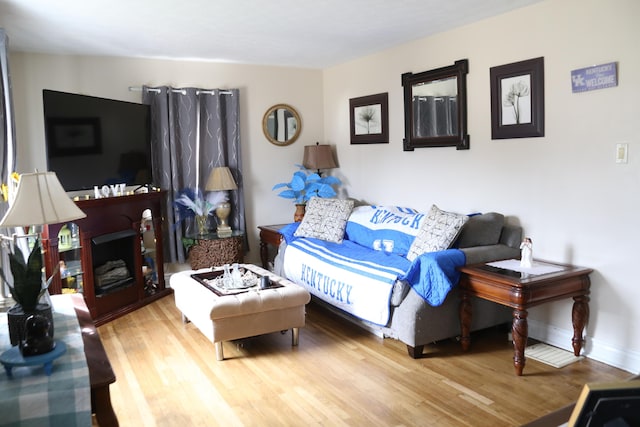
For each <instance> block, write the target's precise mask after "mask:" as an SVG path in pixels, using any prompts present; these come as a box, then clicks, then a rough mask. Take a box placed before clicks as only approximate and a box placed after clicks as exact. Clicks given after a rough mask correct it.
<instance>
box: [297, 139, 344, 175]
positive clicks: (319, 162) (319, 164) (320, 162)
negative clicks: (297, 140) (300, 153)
mask: <svg viewBox="0 0 640 427" xmlns="http://www.w3.org/2000/svg"><path fill="white" fill-rule="evenodd" d="M302 165H303V166H304V167H305V168H307V169H318V170H320V169H331V168H335V167H338V166H337V165H336V162H335V160H334V159H333V153H332V152H331V146H330V145H320V143H316V145H306V146H305V147H304V157H303V158H302Z"/></svg>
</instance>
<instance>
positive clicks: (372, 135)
mask: <svg viewBox="0 0 640 427" xmlns="http://www.w3.org/2000/svg"><path fill="white" fill-rule="evenodd" d="M349 117H350V125H351V131H350V134H351V143H352V144H388V143H389V94H388V93H386V92H385V93H377V94H375V95H368V96H361V97H359V98H351V99H350V100H349Z"/></svg>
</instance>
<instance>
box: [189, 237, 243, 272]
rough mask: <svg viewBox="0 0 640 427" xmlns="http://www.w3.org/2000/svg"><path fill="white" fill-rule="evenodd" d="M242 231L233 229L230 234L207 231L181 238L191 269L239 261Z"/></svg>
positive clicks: (241, 250) (241, 251)
mask: <svg viewBox="0 0 640 427" xmlns="http://www.w3.org/2000/svg"><path fill="white" fill-rule="evenodd" d="M243 240H244V233H243V232H241V231H233V232H232V234H231V235H230V236H218V234H217V233H208V234H205V235H198V236H187V237H185V238H183V239H182V243H183V244H184V245H185V247H186V248H187V250H188V252H189V264H191V268H192V269H193V270H198V269H200V268H207V267H215V266H219V265H224V264H233V263H234V262H237V263H241V262H242V261H243V259H244V250H243V243H244V242H243Z"/></svg>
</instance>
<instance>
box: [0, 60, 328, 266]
mask: <svg viewBox="0 0 640 427" xmlns="http://www.w3.org/2000/svg"><path fill="white" fill-rule="evenodd" d="M9 60H10V72H11V77H12V83H13V98H14V107H15V111H16V114H15V116H16V139H17V142H18V167H17V169H18V171H20V172H27V171H33V170H34V169H36V168H38V169H39V170H45V169H46V157H45V153H46V151H45V144H44V121H43V108H42V90H43V89H53V90H60V91H65V92H73V93H81V94H85V95H92V96H100V97H106V98H112V99H119V100H124V101H133V102H140V99H141V93H140V92H132V91H129V90H128V88H129V87H130V86H136V87H140V86H142V85H143V84H147V85H151V86H157V85H173V86H175V87H183V86H184V87H189V86H192V87H200V88H239V89H240V98H241V99H240V113H241V119H240V120H241V140H242V141H241V143H242V157H243V169H244V182H245V186H246V188H245V189H246V193H245V194H246V206H247V229H248V231H249V237H250V246H251V251H250V253H249V254H248V257H247V258H248V260H250V261H258V260H259V254H258V252H259V251H258V237H257V232H256V230H257V229H256V227H257V225H259V224H274V223H283V222H287V221H289V220H291V219H292V218H293V205H292V204H291V202H290V201H288V200H284V199H281V198H279V197H277V196H276V192H273V191H271V187H272V186H273V185H274V184H275V183H278V182H282V181H286V180H288V179H290V175H291V174H292V173H293V171H294V170H295V167H294V164H296V163H301V162H302V152H303V146H304V145H306V144H313V143H315V141H323V136H322V132H323V110H322V73H321V71H319V70H307V69H294V68H280V67H266V66H251V65H237V64H220V63H206V62H184V61H164V60H144V59H125V58H105V57H78V56H59V55H42V54H29V53H17V52H14V53H11V55H10V58H9ZM282 102H284V103H288V104H290V105H292V106H293V107H294V108H296V109H297V110H298V111H299V113H300V115H301V118H302V133H301V136H300V138H299V139H298V141H296V142H295V143H294V144H292V145H290V146H287V147H278V146H275V145H273V144H271V143H270V142H268V141H267V140H266V139H265V137H264V136H263V134H262V116H263V114H264V113H265V111H266V110H267V109H268V108H269V107H270V106H272V105H274V104H278V103H282Z"/></svg>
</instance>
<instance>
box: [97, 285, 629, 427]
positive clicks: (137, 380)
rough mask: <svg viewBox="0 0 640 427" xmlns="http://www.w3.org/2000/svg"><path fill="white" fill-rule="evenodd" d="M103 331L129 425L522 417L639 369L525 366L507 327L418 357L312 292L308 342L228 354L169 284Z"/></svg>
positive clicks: (278, 338) (243, 344)
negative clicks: (184, 318) (516, 357)
mask: <svg viewBox="0 0 640 427" xmlns="http://www.w3.org/2000/svg"><path fill="white" fill-rule="evenodd" d="M98 330H99V333H100V335H101V338H102V341H103V343H104V346H105V348H106V350H107V353H108V355H109V358H110V360H111V364H112V365H113V369H114V370H115V372H116V376H117V381H116V383H115V384H113V385H112V386H111V398H112V402H113V407H114V409H115V411H116V414H117V415H118V419H119V421H120V425H121V426H124V427H128V426H218V425H220V426H276V425H290V426H297V425H305V426H313V425H316V426H340V425H343V426H491V427H495V426H517V425H520V424H523V423H525V422H528V421H531V420H533V419H535V418H537V417H539V416H541V415H544V414H546V413H548V412H550V411H553V410H555V409H557V408H560V407H562V406H564V405H566V404H568V403H570V402H572V401H574V400H575V399H576V398H577V396H578V394H579V392H580V390H581V388H582V386H583V384H584V383H585V382H600V381H616V380H623V379H627V378H629V377H631V374H630V373H628V372H625V371H622V370H619V369H615V368H612V367H610V366H607V365H605V364H602V363H599V362H595V361H592V360H589V359H584V360H582V361H579V362H576V363H573V364H571V365H569V366H567V367H565V368H562V369H556V368H553V367H550V366H547V365H544V364H541V363H538V362H536V361H533V360H528V361H527V365H526V367H525V371H524V376H522V377H517V376H516V375H514V369H513V361H512V356H513V349H512V346H511V343H510V342H508V341H507V338H506V332H504V331H501V330H499V329H491V330H488V331H482V332H480V333H476V334H474V335H472V349H471V351H470V352H469V353H464V354H463V353H462V350H461V349H460V344H459V343H458V342H456V341H455V340H447V341H443V342H439V343H437V344H434V345H431V346H428V347H427V348H426V349H425V353H426V355H425V357H423V358H422V359H419V360H414V359H411V358H410V357H409V356H408V355H407V352H406V347H405V346H404V344H402V343H400V342H398V341H395V340H390V339H385V340H383V339H380V338H378V337H376V336H374V335H371V334H370V333H368V332H366V331H364V330H362V329H361V328H359V327H357V326H355V325H352V324H350V323H349V322H346V321H345V320H344V319H341V318H340V317H339V316H336V315H335V314H333V313H330V312H328V311H326V310H325V309H324V308H322V307H319V306H317V305H315V304H314V303H311V304H309V305H308V306H307V326H306V327H305V328H302V329H301V330H300V345H299V347H297V348H295V347H291V332H288V333H286V335H283V334H281V333H275V334H269V335H264V336H260V337H255V338H251V339H247V340H241V341H236V342H231V343H224V352H225V357H227V358H228V359H226V360H224V361H222V362H218V361H216V358H215V349H214V346H213V344H211V343H210V342H209V341H208V340H207V339H206V338H204V336H203V335H202V334H201V333H200V331H199V330H198V329H196V328H195V327H194V326H193V325H192V324H186V325H183V324H182V322H181V318H180V313H179V311H178V310H177V309H176V308H175V305H174V300H173V296H172V295H170V296H167V297H165V298H162V299H160V300H158V301H156V302H154V303H152V304H150V305H148V306H146V307H143V308H141V309H139V310H137V311H135V312H133V313H130V314H128V315H126V316H124V317H121V318H119V319H116V320H114V321H112V322H110V323H107V324H105V325H103V326H101V327H100V328H98Z"/></svg>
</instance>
